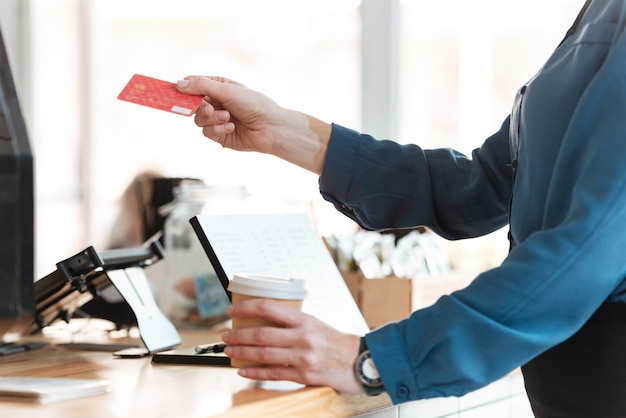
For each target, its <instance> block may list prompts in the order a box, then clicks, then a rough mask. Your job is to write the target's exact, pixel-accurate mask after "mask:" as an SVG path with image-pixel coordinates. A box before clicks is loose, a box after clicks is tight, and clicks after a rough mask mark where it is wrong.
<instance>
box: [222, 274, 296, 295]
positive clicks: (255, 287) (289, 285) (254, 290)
mask: <svg viewBox="0 0 626 418" xmlns="http://www.w3.org/2000/svg"><path fill="white" fill-rule="evenodd" d="M228 290H229V291H231V292H233V293H239V294H241V295H248V296H257V297H260V298H271V299H287V300H302V299H304V297H305V296H306V294H307V291H306V286H305V281H304V280H303V279H285V278H280V277H268V276H258V275H254V274H241V273H240V274H235V276H234V277H233V280H231V281H230V283H229V284H228Z"/></svg>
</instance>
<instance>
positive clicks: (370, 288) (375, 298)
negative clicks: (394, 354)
mask: <svg viewBox="0 0 626 418" xmlns="http://www.w3.org/2000/svg"><path fill="white" fill-rule="evenodd" d="M343 278H344V280H345V282H346V284H347V285H348V289H350V293H351V294H352V297H353V298H354V300H355V301H356V304H357V306H358V307H359V309H360V310H361V313H362V314H363V317H364V318H365V322H367V325H368V326H369V327H370V328H371V329H374V328H378V327H379V326H381V325H384V324H386V323H388V322H391V321H399V320H401V319H404V318H406V317H407V316H409V315H410V314H411V280H410V279H403V278H398V277H395V276H390V277H385V278H382V279H366V278H365V277H364V276H363V275H362V274H361V273H360V272H349V273H343Z"/></svg>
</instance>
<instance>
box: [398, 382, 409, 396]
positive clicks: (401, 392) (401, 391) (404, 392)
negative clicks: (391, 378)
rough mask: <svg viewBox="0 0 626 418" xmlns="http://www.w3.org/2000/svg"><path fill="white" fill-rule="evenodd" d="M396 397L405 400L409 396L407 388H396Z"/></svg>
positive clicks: (402, 386) (401, 386)
mask: <svg viewBox="0 0 626 418" xmlns="http://www.w3.org/2000/svg"><path fill="white" fill-rule="evenodd" d="M396 395H398V397H400V398H407V397H408V396H409V388H408V387H406V386H404V385H400V386H398V389H397V390H396Z"/></svg>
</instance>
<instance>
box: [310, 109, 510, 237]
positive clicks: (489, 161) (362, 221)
mask: <svg viewBox="0 0 626 418" xmlns="http://www.w3.org/2000/svg"><path fill="white" fill-rule="evenodd" d="M510 162H511V159H510V151H509V119H508V118H507V119H506V120H505V122H504V123H503V125H502V127H501V129H500V131H498V132H497V133H496V134H495V135H493V136H492V137H491V138H489V139H487V141H485V143H484V144H483V146H482V147H481V148H479V149H476V150H475V151H474V152H473V153H472V158H471V159H469V158H467V157H466V156H465V155H463V154H461V153H459V152H457V151H454V150H452V149H437V150H423V149H422V148H420V147H419V146H417V145H414V144H406V145H401V144H398V143H396V142H393V141H388V140H377V139H375V138H373V137H372V136H369V135H365V134H359V133H357V132H355V131H353V130H350V129H347V128H344V127H342V126H339V125H333V130H332V135H331V139H330V143H329V150H328V153H327V158H326V163H325V165H324V171H323V173H322V176H321V177H320V192H321V193H322V196H323V197H324V199H326V200H328V201H330V202H332V203H333V204H334V205H335V207H336V208H337V210H339V211H340V212H342V213H343V214H345V215H347V216H348V217H350V218H352V219H353V220H354V221H356V222H357V223H358V224H359V225H360V226H361V227H363V228H364V229H367V230H381V229H388V228H411V227H415V226H424V225H425V226H428V227H429V228H431V229H433V230H434V231H435V232H436V233H438V234H439V235H441V236H443V237H445V238H448V239H460V238H468V237H476V236H481V235H485V234H487V233H490V232H493V231H495V230H497V229H498V228H501V227H502V226H504V225H506V223H507V220H508V206H509V200H510V196H511V183H512V173H513V171H512V169H511V164H510Z"/></svg>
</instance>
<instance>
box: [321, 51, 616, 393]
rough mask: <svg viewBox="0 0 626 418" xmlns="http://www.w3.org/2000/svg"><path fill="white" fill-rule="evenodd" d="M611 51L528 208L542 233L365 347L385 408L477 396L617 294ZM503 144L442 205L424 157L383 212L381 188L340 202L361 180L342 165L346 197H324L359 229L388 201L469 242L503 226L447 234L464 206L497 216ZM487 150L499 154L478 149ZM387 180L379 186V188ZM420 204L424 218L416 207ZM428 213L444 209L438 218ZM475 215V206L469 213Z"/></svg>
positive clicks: (477, 221)
mask: <svg viewBox="0 0 626 418" xmlns="http://www.w3.org/2000/svg"><path fill="white" fill-rule="evenodd" d="M615 50H616V51H617V52H614V53H613V54H612V56H610V57H609V58H607V61H606V63H605V64H604V66H603V68H602V69H601V70H600V71H599V72H598V74H597V75H596V76H595V77H594V78H593V79H592V80H591V82H590V83H589V85H588V86H587V88H586V89H585V91H584V92H583V94H582V96H581V97H580V100H579V102H578V104H577V106H576V109H575V112H574V114H573V115H572V118H571V121H570V123H569V126H568V129H567V131H566V133H565V135H564V137H563V138H562V143H563V145H562V148H563V150H562V152H561V153H560V154H559V157H558V158H557V159H556V161H555V162H554V170H553V172H554V173H555V174H554V176H553V178H551V179H550V181H551V182H552V183H553V185H552V186H551V188H550V193H549V195H548V196H547V197H546V201H545V205H542V207H541V208H532V207H529V210H541V211H544V212H545V213H546V216H545V224H544V225H543V227H542V228H540V229H538V230H536V231H535V232H533V233H532V234H529V235H528V237H527V238H525V239H524V240H523V241H522V242H520V243H518V245H517V246H516V247H515V248H514V249H513V250H512V251H511V252H510V254H509V255H508V257H507V258H506V259H505V260H504V262H503V263H502V265H501V266H499V267H497V268H494V269H492V270H489V271H486V272H484V273H483V274H481V275H479V276H478V277H477V278H476V279H475V280H474V281H473V282H472V283H471V284H470V285H469V286H468V287H467V288H465V289H463V290H460V291H458V292H455V293H452V294H451V295H448V296H443V297H441V298H440V299H439V300H438V301H437V302H436V303H435V304H434V305H433V306H431V307H428V308H425V309H422V310H419V311H416V312H414V313H413V314H412V315H411V316H410V317H409V318H408V319H406V320H403V321H400V322H397V323H391V324H388V325H386V326H384V327H382V328H380V329H377V330H374V331H373V332H371V333H369V334H368V335H367V336H366V338H367V343H368V346H369V348H370V350H371V351H372V355H373V357H374V360H375V362H376V364H377V366H378V369H379V372H380V373H381V377H382V380H383V383H384V384H385V388H386V390H387V391H388V393H389V394H390V396H391V398H392V400H393V402H394V403H401V402H406V401H409V400H416V399H422V398H431V397H438V396H460V395H463V394H465V393H467V392H469V391H472V390H475V389H477V388H479V387H482V386H484V385H486V384H488V383H490V382H492V381H494V380H496V379H498V378H500V377H502V376H504V375H505V374H506V373H508V372H510V371H512V370H514V369H515V368H516V367H519V366H521V365H523V364H525V363H526V362H528V361H529V360H531V359H532V358H534V357H535V356H537V355H538V354H540V353H541V352H543V351H544V350H546V349H548V348H550V347H552V346H554V345H556V344H558V343H560V342H562V341H564V340H565V339H567V338H569V337H570V336H571V335H573V334H574V333H575V332H576V331H577V330H578V329H580V327H581V326H582V325H583V324H584V323H585V322H586V321H587V320H588V318H589V317H590V316H591V315H592V314H593V312H594V311H595V310H596V309H597V308H598V307H599V306H600V305H601V304H602V303H603V302H605V301H606V300H607V299H608V298H611V297H616V292H617V293H619V289H620V285H621V283H623V280H624V277H626V257H624V256H623V248H625V247H626V234H624V231H625V230H626V170H624V163H623V162H624V160H625V158H626V124H625V123H624V114H625V112H626V83H625V81H624V74H626V61H625V60H624V59H623V57H624V55H625V54H626V39H622V40H620V41H618V43H617V45H616V48H615ZM503 136H505V135H504V133H503V132H502V131H501V132H500V133H499V134H496V135H495V136H494V137H492V138H491V139H490V140H488V141H487V144H486V145H485V146H483V147H482V148H481V149H480V150H479V151H477V153H475V157H477V159H478V162H464V163H463V164H469V165H471V166H472V167H470V168H466V169H468V170H469V171H466V174H467V175H471V176H476V177H475V179H479V180H475V179H471V180H464V179H461V178H460V177H457V176H455V177H453V178H455V179H456V180H457V181H461V182H462V187H461V190H460V192H459V193H460V196H453V197H451V198H450V199H451V201H452V202H454V204H452V205H451V204H449V203H450V201H449V200H447V199H445V198H442V197H441V193H444V192H447V193H452V192H453V193H452V194H456V193H457V189H456V188H454V187H450V188H448V189H447V190H446V188H445V185H446V184H447V181H446V180H442V179H441V178H440V177H439V176H440V175H443V176H444V179H447V178H450V177H447V174H446V173H444V172H440V171H439V169H438V168H434V167H432V164H431V162H432V161H435V160H433V159H432V158H431V155H432V154H431V155H429V153H426V152H424V151H416V152H415V159H414V164H415V165H419V166H421V167H420V168H417V169H415V168H412V170H415V173H416V174H415V178H412V179H410V180H407V181H417V183H418V185H417V186H416V187H417V191H416V192H415V193H416V194H419V195H420V197H419V198H417V197H415V196H401V197H397V196H392V198H391V203H390V202H387V201H383V202H382V203H381V202H378V201H376V199H377V198H383V199H384V198H385V197H386V196H387V194H391V195H394V194H395V193H396V192H395V191H394V190H393V188H391V187H390V190H388V191H387V192H386V193H382V192H381V193H380V194H378V195H377V194H376V193H373V194H372V195H370V196H368V198H369V199H372V200H374V201H375V203H373V204H371V207H368V208H366V209H364V208H363V207H361V206H360V205H362V204H363V203H362V202H359V201H358V199H359V198H360V197H358V198H357V200H355V201H354V203H352V202H353V197H354V196H358V195H359V193H355V192H354V189H353V186H354V185H355V184H357V183H359V182H360V181H361V179H360V176H363V175H364V173H367V172H368V171H367V170H364V171H363V172H359V171H358V170H357V169H356V165H357V164H356V163H355V162H350V161H348V162H347V163H346V165H347V166H350V165H351V164H352V165H353V167H352V171H353V173H354V176H353V178H351V179H350V180H349V181H348V182H347V183H348V184H349V187H345V188H344V189H343V190H341V188H339V187H337V188H336V189H337V190H333V189H334V185H328V183H325V182H322V185H323V186H324V187H325V186H328V190H329V191H330V190H333V192H332V193H330V192H329V193H330V195H331V196H332V197H331V199H329V200H331V201H333V199H338V200H336V202H340V201H342V200H341V199H346V201H347V202H349V203H348V204H345V205H344V204H343V203H341V204H338V203H336V205H338V207H339V208H340V210H342V211H343V212H344V213H346V214H348V215H349V216H352V217H353V219H355V220H357V221H358V222H360V223H361V224H362V225H366V226H369V227H371V228H376V227H378V226H380V225H382V223H383V221H385V220H389V219H394V216H395V214H396V212H395V211H396V209H394V206H395V205H399V203H398V202H401V201H404V202H407V203H409V202H411V201H412V200H417V201H418V203H417V204H413V203H409V204H410V205H412V206H411V211H413V210H417V212H418V215H414V216H413V217H411V214H408V213H407V214H405V213H404V212H402V209H397V210H398V214H399V215H398V219H401V220H402V222H405V220H406V219H411V221H412V222H413V221H416V222H422V221H424V222H425V223H426V224H427V225H429V226H433V227H434V229H436V230H438V231H443V232H444V234H447V235H449V236H453V237H460V236H465V235H466V236H471V235H473V234H475V233H479V232H484V231H486V230H488V229H489V226H491V227H493V226H496V225H500V224H501V223H502V222H503V220H502V218H501V217H502V216H504V214H505V212H506V211H505V210H503V209H498V210H496V211H495V212H497V215H490V214H488V215H487V216H484V217H482V218H481V217H480V216H476V217H472V218H470V221H472V222H470V224H472V225H474V226H472V227H470V228H469V229H466V228H464V227H462V226H459V225H457V223H461V221H462V220H463V216H465V215H464V214H462V213H461V212H464V211H465V209H462V208H461V206H460V205H461V204H462V202H463V201H464V199H466V198H469V199H470V201H471V202H474V203H479V202H486V203H484V205H486V206H491V205H492V204H494V205H496V203H495V202H497V201H498V199H496V196H500V199H499V202H500V204H501V205H503V207H506V201H507V198H508V197H509V194H508V191H507V188H506V186H505V185H504V184H505V181H504V179H505V178H506V177H507V175H506V173H504V174H501V175H500V176H499V177H501V178H497V179H495V178H494V177H498V176H492V173H496V172H498V170H502V168H499V167H500V166H499V164H502V163H503V162H504V161H506V158H504V157H502V155H501V154H502V153H503V152H504V151H503V148H504V147H503V145H502V144H501V143H500V142H499V141H501V140H502V139H501V137H503ZM355 141H357V140H356V139H355ZM489 141H495V145H497V144H499V146H494V149H493V150H490V146H491V145H489V144H488V143H489ZM362 146H363V145H361V147H362ZM359 148H360V147H359V146H356V147H355V149H356V152H357V155H359V153H361V152H362V151H361V150H360V149H359ZM394 153H398V151H394ZM435 154H436V153H435ZM379 155H384V154H382V153H381V154H379ZM498 155H500V157H497V156H498ZM334 157H335V158H336V157H338V156H334ZM349 158H355V157H354V155H351V156H350V157H349ZM456 158H457V157H455V158H452V160H454V159H456ZM372 160H375V159H372ZM386 160H387V161H391V160H392V159H391V157H388V158H386ZM444 161H447V162H444ZM331 164H333V162H332V160H331ZM358 164H360V162H359V163H358ZM373 164H375V163H373ZM450 164H451V165H452V166H454V163H453V162H452V161H450V160H448V159H447V158H445V159H444V160H443V161H442V160H439V162H438V165H439V166H444V167H445V168H442V171H447V170H450ZM394 166H395V165H394ZM479 166H480V168H479ZM367 168H368V169H369V170H373V169H372V166H369V167H367ZM382 171H383V172H385V171H386V168H384V167H383V168H382ZM409 171H411V170H409ZM453 171H454V170H453ZM370 172H371V173H372V174H371V176H370V177H376V176H377V173H378V171H370ZM356 174H358V176H357V175H356ZM345 175H348V174H345ZM397 178H398V177H397V175H396V176H394V175H390V176H388V177H386V178H384V179H383V180H382V181H383V182H387V181H390V180H393V179H397ZM363 181H364V182H368V181H370V180H363ZM474 183H476V184H477V185H476V186H469V185H473V184H474ZM383 184H384V183H382V184H381V185H380V188H381V189H383ZM359 187H360V186H356V188H359ZM527 187H532V185H527ZM325 190H326V189H325ZM398 194H399V195H401V194H400V193H398ZM424 195H426V197H424ZM477 196H480V197H477ZM422 204H423V205H425V206H426V207H425V208H424V209H419V208H417V206H419V205H422ZM530 204H531V202H529V203H528V205H530ZM342 205H343V206H342ZM387 205H390V206H391V208H386V209H382V210H383V211H385V210H386V211H387V212H386V215H385V218H377V217H376V215H374V214H372V213H370V212H373V211H377V210H381V206H382V207H386V206H387ZM440 207H443V208H444V209H447V210H448V209H450V208H453V209H454V210H452V211H450V212H445V211H444V212H442V211H441V210H439V209H440ZM472 207H473V205H469V208H470V212H472V210H471V208H472ZM483 207H484V206H483ZM496 207H497V205H496ZM478 209H480V205H478V206H477V209H476V210H477V214H479V212H480V211H479V210H478ZM520 216H523V214H520ZM496 219H498V220H497V221H496ZM476 225H478V226H476ZM394 226H395V225H394ZM400 226H402V225H400ZM617 296H619V295H617Z"/></svg>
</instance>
